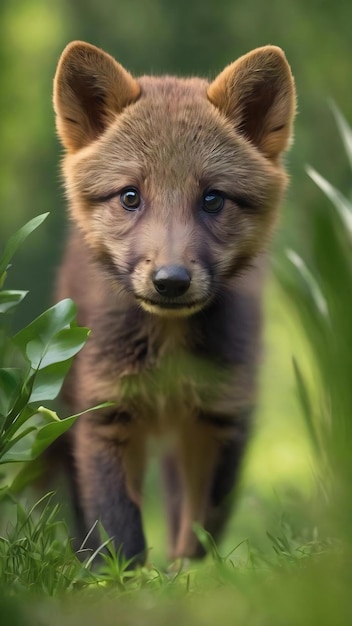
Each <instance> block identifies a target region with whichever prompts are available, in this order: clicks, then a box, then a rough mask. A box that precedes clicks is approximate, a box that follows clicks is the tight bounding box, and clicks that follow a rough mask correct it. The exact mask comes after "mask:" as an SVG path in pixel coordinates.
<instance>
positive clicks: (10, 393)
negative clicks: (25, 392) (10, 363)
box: [0, 368, 23, 416]
mask: <svg viewBox="0 0 352 626" xmlns="http://www.w3.org/2000/svg"><path fill="white" fill-rule="evenodd" d="M22 385H23V378H22V373H21V370H19V369H14V368H2V369H0V413H1V415H3V416H6V415H8V414H9V412H10V411H11V409H12V407H13V405H14V404H15V402H16V400H17V398H18V396H19V394H20V393H21V389H22Z"/></svg>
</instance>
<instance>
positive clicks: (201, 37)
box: [0, 0, 352, 547]
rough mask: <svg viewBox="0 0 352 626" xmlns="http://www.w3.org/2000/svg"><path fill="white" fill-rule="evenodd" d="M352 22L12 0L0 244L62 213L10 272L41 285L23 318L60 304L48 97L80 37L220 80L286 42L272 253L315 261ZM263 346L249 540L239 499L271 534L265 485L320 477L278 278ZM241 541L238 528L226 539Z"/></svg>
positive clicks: (345, 174) (153, 63)
mask: <svg viewBox="0 0 352 626" xmlns="http://www.w3.org/2000/svg"><path fill="white" fill-rule="evenodd" d="M351 24H352V3H347V2H336V1H333V0H325V1H323V0H305V1H303V0H295V1H294V2H288V1H285V0H266V2H262V1H260V0H246V2H239V1H238V0H237V1H236V0H217V2H214V1H213V0H193V1H192V0H177V1H175V0H121V1H119V2H116V1H115V0H100V1H99V2H98V1H93V0H85V1H83V0H74V1H73V0H66V1H65V0H58V1H57V2H49V1H48V0H46V1H45V0H11V1H10V0H2V2H1V4H0V67H1V73H0V129H1V131H0V136H1V142H0V162H1V168H0V207H1V208H0V210H1V214H0V249H1V248H2V247H3V245H4V242H5V240H6V238H7V237H8V235H9V234H10V233H12V232H13V231H14V230H15V229H17V228H18V227H19V226H20V225H22V224H23V223H24V222H25V221H27V220H28V219H29V218H30V217H33V216H35V215H37V214H39V213H43V212H46V211H50V213H51V215H50V217H49V219H48V220H47V221H46V222H45V224H44V225H43V226H42V227H41V228H40V229H39V230H38V231H37V232H36V233H35V234H34V235H33V236H32V238H31V239H30V240H28V242H27V243H26V245H25V246H24V247H23V249H22V250H21V251H20V252H19V253H18V254H17V256H16V259H15V262H14V266H13V268H12V269H11V272H10V273H9V278H8V281H7V287H8V288H16V289H29V290H30V294H29V295H28V298H27V299H26V301H25V305H24V306H22V307H21V312H22V313H21V315H22V317H21V318H20V319H17V323H18V324H23V323H24V322H28V321H29V320H30V319H32V318H33V317H34V316H35V315H37V314H39V313H40V312H41V311H42V310H43V308H44V307H46V306H48V305H49V304H50V302H51V298H52V293H53V285H54V281H55V270H56V267H57V265H58V263H59V259H60V255H61V253H62V249H63V242H64V234H65V229H66V225H65V199H64V192H63V187H62V185H61V181H60V168H59V160H60V155H61V148H60V146H59V143H58V140H57V138H56V135H55V128H54V115H53V112H52V105H51V92H52V80H53V76H54V73H55V69H56V63H57V60H58V58H59V55H60V53H61V51H62V49H63V48H64V46H65V45H66V44H67V43H68V42H69V41H70V40H72V39H83V40H86V41H89V42H91V43H93V44H95V45H97V46H100V47H102V48H104V49H105V50H107V51H108V52H109V53H111V54H112V55H113V56H115V57H116V58H117V59H118V60H119V61H120V62H121V63H122V64H123V65H124V66H125V67H126V68H127V69H129V70H130V71H131V72H132V73H135V74H137V75H139V74H144V73H145V74H149V73H155V74H157V73H172V74H180V75H181V74H182V75H187V74H195V75H202V76H206V77H209V78H211V77H214V76H215V75H216V74H217V73H218V72H219V71H221V70H222V69H223V67H224V66H225V65H226V64H228V63H229V62H231V61H233V60H235V59H236V58H237V57H238V56H240V55H241V54H244V53H245V52H247V51H249V50H251V49H252V48H255V47H257V46H261V45H264V44H268V43H271V44H276V45H279V46H281V47H282V48H283V49H284V51H285V53H286V55H287V58H288V60H289V63H290V64H291V67H292V71H293V74H294V76H295V79H296V85H297V92H298V116H297V121H296V131H295V142H294V145H293V148H292V150H291V152H290V154H289V155H288V157H287V164H288V169H289V171H290V174H291V179H292V180H291V186H290V190H289V192H288V194H287V199H286V202H285V206H284V207H283V212H282V220H281V223H280V226H279V229H278V233H277V236H276V238H275V241H274V242H273V258H274V259H275V258H279V256H280V254H281V253H282V251H283V250H284V249H285V248H286V247H291V248H294V249H297V250H298V251H300V253H304V255H305V258H307V259H308V260H313V265H314V257H313V250H311V245H310V242H311V232H310V229H311V223H312V222H311V221H310V220H309V213H310V211H311V210H313V209H314V208H315V207H316V206H317V204H321V203H324V202H327V201H325V200H324V199H323V198H322V196H321V194H320V193H319V192H318V190H317V188H316V187H315V186H314V184H313V183H312V181H311V180H310V179H309V178H308V176H307V175H306V172H305V167H306V165H307V164H311V165H314V167H315V168H316V169H317V170H318V171H320V172H321V173H322V174H323V175H324V176H326V177H327V178H329V180H331V181H332V182H333V183H334V184H335V185H336V186H337V187H339V188H342V189H344V188H346V187H347V183H348V182H349V176H350V172H349V169H348V163H347V160H346V159H345V157H344V153H343V150H341V142H340V138H339V137H338V134H337V131H336V125H335V122H334V119H333V116H332V114H331V110H330V108H329V104H328V99H329V98H332V99H333V100H334V101H335V102H336V103H337V104H338V106H339V107H340V109H341V110H342V112H343V113H344V115H345V117H346V118H347V119H348V120H351V119H352V81H351V80H350V79H349V77H350V75H351V70H350V64H351V52H352V37H351ZM327 253H328V251H327ZM264 354H265V356H264V357H263V369H262V375H261V394H260V403H259V411H258V433H257V437H256V438H255V440H254V441H253V444H252V447H251V450H250V454H249V457H248V463H247V470H246V473H245V477H244V481H245V484H246V485H247V488H246V491H245V494H246V498H247V499H246V498H245V499H244V500H242V501H241V504H240V509H239V512H238V515H237V517H236V520H237V521H236V525H237V528H239V530H238V536H239V538H240V539H243V533H247V534H248V532H247V531H248V528H246V529H244V528H243V533H242V528H241V510H242V509H241V507H245V508H246V510H247V514H246V515H245V520H246V524H247V520H248V510H253V516H252V518H253V520H254V521H253V524H254V525H255V523H257V525H258V532H259V526H260V527H261V532H263V517H261V515H262V514H261V515H258V511H257V508H256V507H258V506H259V505H258V493H262V494H263V498H266V497H268V496H269V495H270V497H271V498H272V497H273V496H274V497H275V498H276V497H278V498H279V496H277V493H278V492H279V491H280V488H281V485H284V486H285V490H286V492H287V487H288V486H290V485H291V486H292V489H299V490H300V491H303V492H305V493H307V492H308V491H309V486H310V480H311V463H312V459H311V455H310V450H309V443H308V440H307V436H306V434H305V429H304V428H305V427H304V424H303V422H302V419H301V414H300V409H299V406H298V401H297V398H296V392H295V382H294V378H293V372H292V363H291V356H292V354H295V355H296V356H299V357H300V358H301V360H302V359H303V360H304V359H306V347H305V345H304V341H303V338H302V336H301V334H300V331H299V328H298V327H297V325H295V324H294V321H293V319H292V317H291V316H290V315H289V313H288V310H287V308H286V306H285V301H284V300H283V298H282V295H281V292H280V290H279V287H278V285H277V283H276V281H275V280H274V279H271V280H270V281H269V282H268V288H267V292H266V332H265V352H264ZM252 487H253V492H255V493H256V499H253V498H252V496H251V494H252ZM277 490H279V491H277ZM153 506H154V504H153V496H152V497H151V508H152V507H153ZM251 507H252V508H251ZM255 520H257V522H255ZM151 526H153V522H151ZM230 530H231V529H230ZM150 532H151V534H152V535H153V528H151V531H150ZM154 532H155V531H154ZM253 532H255V529H254V530H253ZM241 533H242V534H241ZM233 541H234V539H233V535H231V541H230V542H229V546H231V547H233V545H234V543H233Z"/></svg>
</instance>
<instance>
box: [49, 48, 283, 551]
mask: <svg viewBox="0 0 352 626" xmlns="http://www.w3.org/2000/svg"><path fill="white" fill-rule="evenodd" d="M54 107H55V112H56V121H57V130H58V134H59V137H60V139H61V141H62V144H63V146H64V148H65V151H66V153H65V157H64V161H63V172H64V178H65V185H66V191H67V196H68V201H69V211H70V218H71V235H70V239H69V242H68V246H67V251H66V254H65V258H64V262H63V265H62V267H61V270H60V276H59V289H58V297H60V298H63V297H71V298H73V299H74V300H75V301H76V303H77V306H78V316H79V322H80V324H84V325H85V326H88V327H89V328H91V330H92V332H91V336H90V338H89V341H88V343H87V345H86V346H85V348H84V349H83V350H82V352H81V353H80V354H79V355H78V357H77V358H76V360H75V363H74V367H73V369H72V371H71V374H70V377H69V379H68V382H67V385H66V389H65V397H66V400H67V402H68V404H69V405H70V408H71V409H72V411H74V412H78V411H81V410H83V409H86V408H88V407H90V406H95V405H97V404H99V403H103V402H105V401H110V402H112V403H113V405H112V406H110V407H109V408H104V409H102V410H99V411H96V412H94V413H88V414H86V415H85V416H83V417H82V418H81V419H80V420H79V421H78V423H77V425H76V427H75V428H74V429H73V431H72V435H71V437H72V439H71V444H72V458H73V466H74V472H73V476H72V480H73V482H74V492H75V494H76V497H75V499H76V509H77V511H78V522H79V527H80V533H81V536H82V537H81V538H82V539H83V537H84V536H85V535H86V534H87V533H88V531H89V529H90V528H91V527H92V525H94V523H95V521H96V520H100V521H101V523H102V524H103V526H104V528H105V530H106V532H107V534H108V535H109V536H110V537H111V538H112V539H113V541H114V543H115V545H116V547H117V548H120V549H121V551H122V554H123V555H124V556H125V557H126V558H127V559H131V560H132V563H136V562H143V561H144V559H145V556H146V542H145V537H144V532H143V522H142V514H141V506H142V494H143V477H144V474H145V469H146V463H147V452H148V443H149V440H150V439H151V438H154V437H157V438H159V437H160V438H163V441H164V443H163V445H162V447H161V450H162V454H161V456H162V458H161V470H162V476H163V481H164V486H165V500H166V504H167V513H168V528H169V551H170V558H176V557H185V556H189V557H193V556H198V555H200V554H201V547H200V545H199V544H198V542H197V537H196V535H195V533H194V530H193V525H194V523H195V522H197V523H198V524H200V525H201V526H203V527H204V528H206V529H207V530H208V531H209V532H210V533H212V535H213V536H214V537H215V539H217V538H218V537H219V535H220V533H221V531H222V530H223V527H224V525H225V522H226V519H227V517H228V514H229V511H230V505H231V500H232V494H233V490H234V485H235V482H236V477H237V474H238V470H239V467H240V463H241V459H242V456H243V452H244V449H245V446H246V442H247V440H248V436H249V433H250V427H251V414H252V411H253V407H254V404H255V396H256V392H255V387H256V384H255V378H256V369H257V361H258V351H259V339H260V309H261V286H262V274H263V271H262V267H263V264H264V261H263V251H265V248H266V246H267V243H268V240H269V238H270V235H271V233H272V230H273V227H274V224H275V221H276V216H277V212H278V207H279V204H280V202H281V200H282V197H283V192H284V189H285V187H286V183H287V177H286V174H285V172H284V169H283V166H282V162H281V157H282V153H283V152H284V151H285V149H286V148H287V147H288V144H289V142H290V137H291V132H292V123H293V118H294V112H295V90H294V81H293V78H292V75H291V71H290V67H289V65H288V63H287V61H286V58H285V55H284V53H283V52H282V50H280V48H277V47H275V46H265V47H263V48H258V49H256V50H253V51H252V52H250V53H249V54H246V55H245V56H243V57H241V58H239V59H238V60H237V61H235V62H234V63H232V64H231V65H229V66H227V67H226V68H225V69H224V70H223V71H222V72H221V73H220V74H219V75H218V76H217V77H216V78H215V80H213V81H212V82H210V83H209V82H208V81H207V80H204V79H201V78H174V77H172V76H162V77H154V76H142V77H141V78H134V77H132V76H131V74H129V73H128V72H127V71H126V70H125V69H124V68H123V67H122V66H121V65H120V64H119V63H117V62H116V61H115V60H114V59H113V58H112V57H111V56H109V55H108V54H106V53H105V52H103V51H102V50H99V49H98V48H96V47H94V46H92V45H89V44H87V43H83V42H79V41H78V42H73V43H71V44H69V45H68V46H67V48H66V49H65V50H64V52H63V54H62V57H61V59H60V61H59V65H58V68H57V73H56V77H55V84H54ZM88 543H89V545H90V547H92V548H96V547H97V546H98V545H99V537H98V536H97V535H94V533H92V534H91V535H90V537H89V539H88Z"/></svg>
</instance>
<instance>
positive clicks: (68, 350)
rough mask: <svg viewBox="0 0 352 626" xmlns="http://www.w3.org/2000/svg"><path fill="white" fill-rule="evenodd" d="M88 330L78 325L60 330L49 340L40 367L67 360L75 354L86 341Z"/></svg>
mask: <svg viewBox="0 0 352 626" xmlns="http://www.w3.org/2000/svg"><path fill="white" fill-rule="evenodd" d="M89 332H90V331H89V329H88V328H83V327H80V326H76V327H74V328H65V329H64V330H60V331H59V332H58V333H57V334H56V335H55V336H54V337H53V339H52V340H51V341H50V343H49V345H48V347H47V349H46V351H45V354H44V357H43V360H42V361H41V364H40V369H41V368H42V367H47V366H48V365H53V364H54V363H60V362H61V361H67V359H71V358H72V357H73V356H75V354H77V352H79V350H81V349H82V348H83V346H84V344H85V343H86V341H87V338H88V335H89Z"/></svg>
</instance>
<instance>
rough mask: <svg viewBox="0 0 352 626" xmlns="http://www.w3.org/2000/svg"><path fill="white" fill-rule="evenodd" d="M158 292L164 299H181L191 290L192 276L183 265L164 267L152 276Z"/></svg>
mask: <svg viewBox="0 0 352 626" xmlns="http://www.w3.org/2000/svg"><path fill="white" fill-rule="evenodd" d="M152 280H153V285H154V288H155V290H156V292H157V293H158V294H159V295H160V296H163V297H164V298H172V299H173V298H179V297H180V296H183V295H184V294H185V293H186V291H187V290H188V289H189V287H190V284H191V274H190V273H189V271H188V270H187V269H186V268H185V267H183V266H182V265H163V266H162V267H159V269H157V270H156V271H155V272H154V273H153V276H152Z"/></svg>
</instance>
